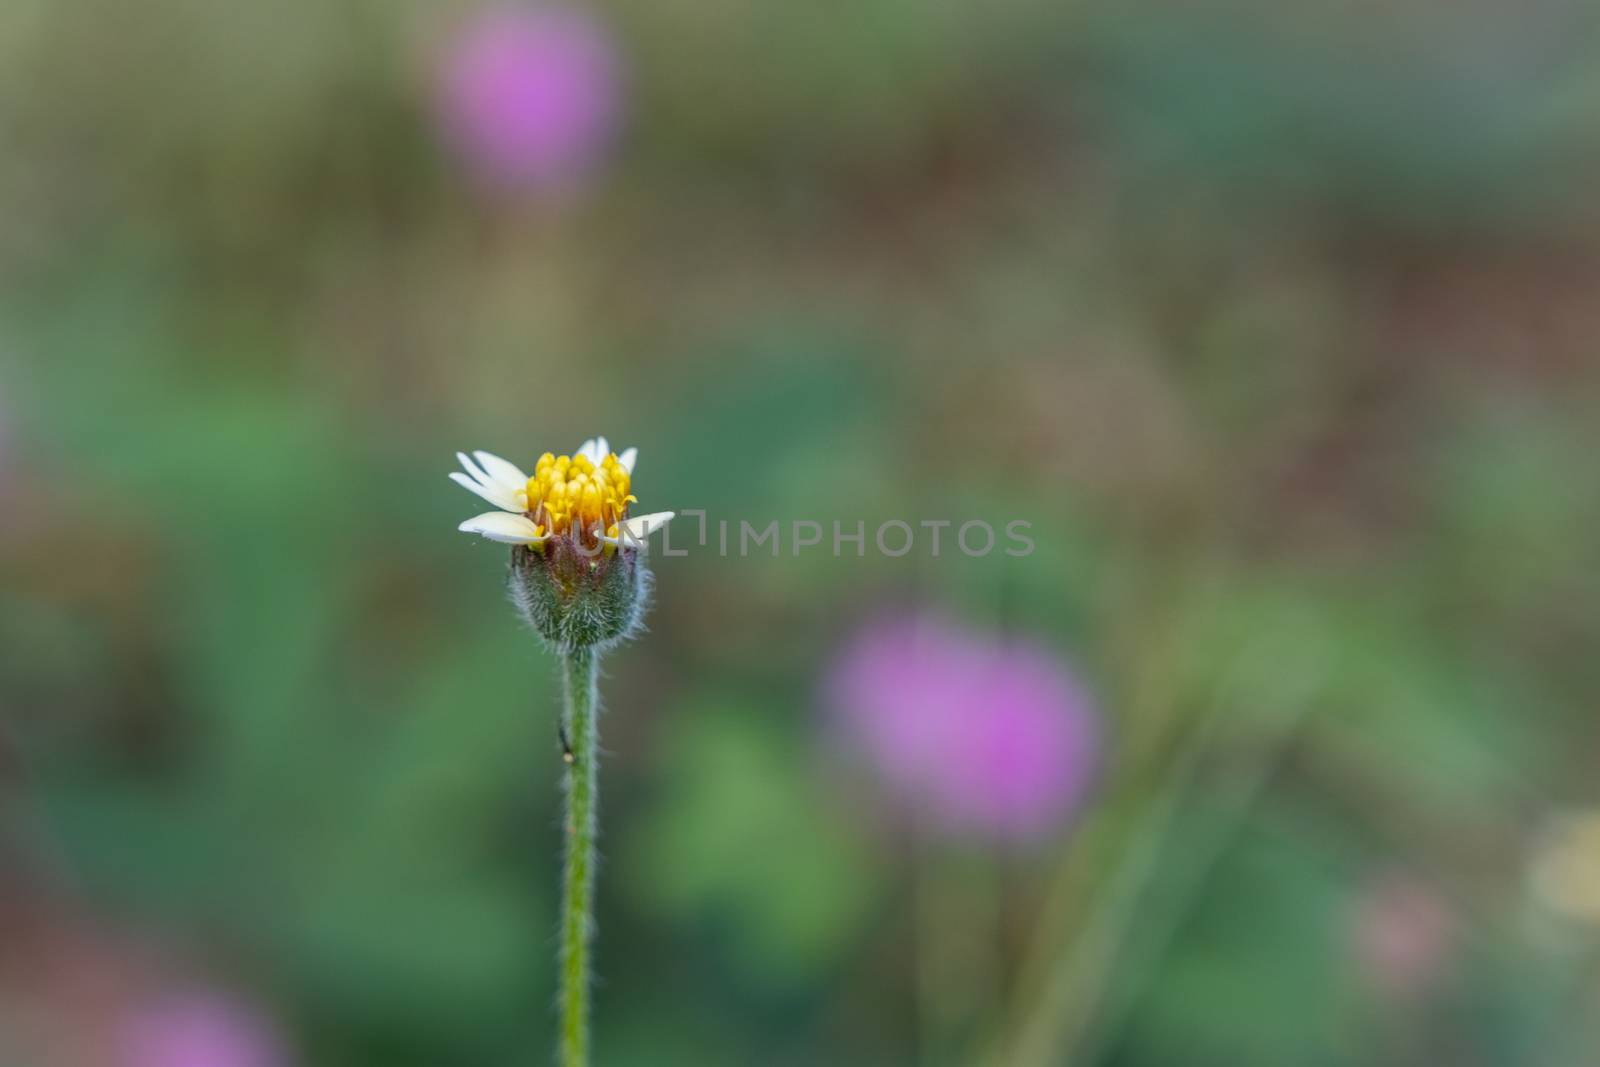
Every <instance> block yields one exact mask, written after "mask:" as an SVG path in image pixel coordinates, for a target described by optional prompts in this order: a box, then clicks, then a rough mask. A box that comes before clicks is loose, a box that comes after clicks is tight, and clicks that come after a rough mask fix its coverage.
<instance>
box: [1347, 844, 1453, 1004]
mask: <svg viewBox="0 0 1600 1067" xmlns="http://www.w3.org/2000/svg"><path fill="white" fill-rule="evenodd" d="M1455 927H1456V921H1455V913H1454V912H1453V911H1452V909H1451V908H1450V905H1449V904H1448V903H1447V902H1446V901H1445V900H1444V898H1443V897H1441V896H1440V895H1439V894H1438V893H1437V892H1436V891H1435V890H1433V889H1432V888H1430V887H1429V886H1428V885H1427V884H1426V883H1424V882H1422V881H1420V880H1419V879H1417V878H1415V877H1413V876H1411V875H1408V874H1405V873H1403V872H1390V873H1388V874H1384V875H1381V876H1380V877H1378V878H1376V879H1374V880H1373V881H1372V882H1371V883H1370V884H1369V885H1368V886H1367V887H1366V888H1365V889H1363V890H1362V891H1361V894H1360V895H1359V896H1358V897H1357V899H1356V901H1355V909H1354V915H1353V918H1352V929H1351V949H1352V951H1353V953H1354V955H1355V960H1356V964H1357V966H1358V967H1359V968H1360V971H1361V974H1362V976H1363V977H1364V978H1365V979H1366V981H1367V983H1368V984H1369V985H1370V986H1371V987H1372V988H1373V989H1375V990H1376V991H1378V992H1380V993H1383V994H1387V995H1390V996H1410V995H1415V994H1419V993H1421V992H1423V991H1425V990H1427V989H1428V988H1429V987H1431V986H1433V985H1434V984H1435V983H1436V982H1437V981H1438V980H1439V979H1440V978H1441V977H1442V976H1443V974H1444V972H1445V970H1446V969H1447V967H1448V965H1449V961H1450V954H1451V951H1452V948H1453V944H1454V941H1455Z"/></svg>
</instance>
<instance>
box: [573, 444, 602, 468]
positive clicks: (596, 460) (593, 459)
mask: <svg viewBox="0 0 1600 1067" xmlns="http://www.w3.org/2000/svg"><path fill="white" fill-rule="evenodd" d="M599 445H600V442H598V441H596V440H595V439H594V438H593V437H591V438H589V439H588V440H587V441H585V442H584V443H583V444H581V445H579V446H578V450H577V451H576V452H574V453H573V455H574V456H583V457H584V458H586V459H587V460H588V461H589V462H590V463H593V464H594V465H595V466H596V467H598V466H599V465H600V461H601V460H602V459H604V458H605V457H604V456H602V455H600V451H599Z"/></svg>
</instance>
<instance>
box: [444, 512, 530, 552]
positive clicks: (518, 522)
mask: <svg viewBox="0 0 1600 1067" xmlns="http://www.w3.org/2000/svg"><path fill="white" fill-rule="evenodd" d="M456 529H458V530H460V531H461V532H462V533H475V534H482V535H483V536H485V537H487V538H488V539H489V540H491V541H499V542H500V543H501V544H505V545H536V544H538V543H539V542H540V541H543V540H545V538H544V537H540V536H539V535H538V533H536V532H535V530H536V528H535V527H534V525H533V520H532V519H530V518H528V517H527V516H526V515H507V514H506V513H505V512H503V511H486V512H484V513H483V514H482V515H475V516H473V517H472V518H470V519H468V520H467V521H466V522H464V523H462V524H461V525H460V526H457V527H456ZM546 536H548V535H546Z"/></svg>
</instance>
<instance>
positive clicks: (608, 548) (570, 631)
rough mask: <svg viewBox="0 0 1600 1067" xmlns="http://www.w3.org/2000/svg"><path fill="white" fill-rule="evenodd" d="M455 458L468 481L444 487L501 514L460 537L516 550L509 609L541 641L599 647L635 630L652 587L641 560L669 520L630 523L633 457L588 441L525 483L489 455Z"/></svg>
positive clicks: (455, 477)
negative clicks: (472, 536) (520, 616)
mask: <svg viewBox="0 0 1600 1067" xmlns="http://www.w3.org/2000/svg"><path fill="white" fill-rule="evenodd" d="M457 458H458V459H459V460H460V461H461V465H462V467H463V468H465V471H466V473H462V472H461V471H454V472H452V473H451V475H450V478H451V480H452V481H454V482H455V483H456V484H457V485H460V486H462V487H463V488H465V489H467V490H469V491H471V492H473V493H476V494H477V495H478V496H481V497H483V498H484V499H485V500H487V501H489V503H491V504H494V505H495V506H496V507H498V508H499V509H500V510H499V511H490V512H485V513H484V514H482V515H478V516H475V517H473V518H471V519H468V520H467V521H466V522H463V523H462V524H461V525H460V527H459V529H461V530H462V531H464V532H466V533H476V534H481V535H483V536H484V537H486V538H488V539H489V540H491V541H499V542H501V543H502V544H509V545H515V546H517V547H516V548H515V549H514V550H513V551H512V554H511V596H512V600H513V601H514V602H515V603H516V605H517V607H518V608H519V609H520V610H521V611H522V614H523V616H524V617H525V618H527V620H528V622H529V624H530V625H532V626H533V628H534V629H535V630H536V631H538V633H539V634H540V635H541V636H543V637H544V638H545V640H547V641H549V642H550V643H551V644H553V645H555V646H556V647H557V648H558V649H563V650H570V649H572V648H578V647H603V646H605V645H608V644H612V643H615V642H617V641H621V640H623V639H625V638H626V637H628V636H629V635H630V634H631V633H633V632H634V631H635V630H636V629H637V628H638V625H639V620H640V618H641V617H642V615H643V613H644V606H645V600H646V597H647V594H648V590H649V580H650V575H649V570H648V569H647V568H646V567H645V565H644V562H643V560H642V559H641V558H640V555H641V553H640V550H641V549H643V548H645V547H646V546H645V541H646V538H648V537H649V536H650V534H651V533H653V532H654V531H656V530H658V529H660V528H661V527H663V526H665V525H666V524H667V522H668V520H670V519H671V518H672V514H673V513H672V512H670V511H661V512H656V513H654V514H651V515H641V516H639V517H637V518H632V517H629V515H628V505H630V504H633V503H635V502H636V501H637V500H638V498H637V497H635V496H634V495H633V493H632V487H633V467H634V464H635V462H637V460H638V449H634V448H629V449H626V450H624V451H623V452H622V453H621V455H618V454H617V453H614V452H612V451H611V447H610V445H609V444H607V442H606V439H605V438H604V437H598V438H593V439H591V440H588V441H585V442H584V443H583V445H582V446H581V447H579V448H578V450H577V451H576V452H574V453H573V454H572V455H570V456H557V455H555V454H553V453H550V452H546V453H545V454H544V455H543V456H540V457H539V460H538V462H537V463H536V464H535V465H534V473H533V476H532V477H529V476H528V475H527V474H524V473H523V472H522V470H521V469H520V468H518V467H517V466H516V465H515V464H513V463H510V462H508V461H507V460H503V459H501V458H500V457H499V456H496V455H492V454H491V453H488V452H475V453H473V458H469V457H468V456H467V455H466V454H465V453H457Z"/></svg>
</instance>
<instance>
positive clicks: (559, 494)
mask: <svg viewBox="0 0 1600 1067" xmlns="http://www.w3.org/2000/svg"><path fill="white" fill-rule="evenodd" d="M631 484H632V479H631V478H630V476H629V475H628V471H627V469H626V468H625V467H623V465H622V461H621V460H619V459H618V458H617V456H616V453H612V454H610V455H608V456H606V457H605V458H604V459H602V460H601V461H600V464H599V466H596V465H595V464H594V462H593V461H592V460H590V459H589V457H588V456H585V455H582V454H580V455H577V456H557V455H555V454H553V453H550V452H546V453H545V454H544V455H542V456H540V457H539V462H538V464H537V465H536V466H535V467H534V469H533V477H532V478H529V479H528V516H529V517H530V518H532V519H533V521H534V522H536V523H538V524H539V526H540V527H541V529H542V530H543V531H547V532H549V533H551V534H554V535H556V536H560V535H562V534H572V535H575V536H579V537H583V538H584V539H586V540H588V539H593V538H596V537H598V536H599V535H600V534H602V533H603V534H607V535H609V536H612V537H615V536H616V532H617V524H618V523H620V522H621V521H622V520H623V519H625V518H627V515H628V505H629V504H631V503H634V502H635V501H636V500H637V499H638V498H637V497H635V496H633V495H632V494H631V493H629V492H628V490H629V488H630V487H631Z"/></svg>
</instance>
